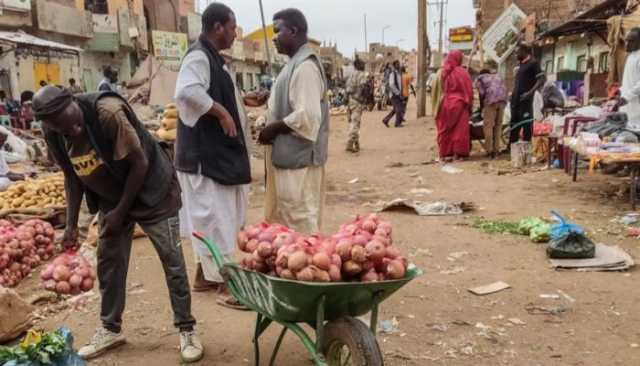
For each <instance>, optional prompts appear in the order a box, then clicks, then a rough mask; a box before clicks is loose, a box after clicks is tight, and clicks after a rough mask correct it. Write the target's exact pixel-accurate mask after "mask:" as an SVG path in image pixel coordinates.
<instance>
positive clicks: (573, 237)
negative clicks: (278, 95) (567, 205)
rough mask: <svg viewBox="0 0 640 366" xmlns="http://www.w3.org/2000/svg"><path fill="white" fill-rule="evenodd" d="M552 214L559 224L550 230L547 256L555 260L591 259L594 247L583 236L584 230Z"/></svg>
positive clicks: (556, 214) (594, 251) (554, 213)
mask: <svg viewBox="0 0 640 366" xmlns="http://www.w3.org/2000/svg"><path fill="white" fill-rule="evenodd" d="M552 214H553V216H554V217H555V218H556V219H557V220H558V221H559V222H558V223H557V224H555V225H554V226H553V227H552V228H551V234H550V237H551V242H550V243H549V246H547V256H548V257H549V258H555V259H584V258H593V257H594V256H595V253H596V246H595V244H594V243H593V242H592V241H591V240H590V239H589V238H587V237H586V236H585V235H584V229H583V228H582V227H580V226H578V225H576V224H572V223H570V222H568V221H566V220H565V219H564V218H563V217H562V216H560V214H558V213H557V212H555V211H552Z"/></svg>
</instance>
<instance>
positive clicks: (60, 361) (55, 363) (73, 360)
mask: <svg viewBox="0 0 640 366" xmlns="http://www.w3.org/2000/svg"><path fill="white" fill-rule="evenodd" d="M58 331H59V332H60V333H61V334H62V337H63V338H64V341H65V343H66V348H65V350H64V352H62V353H60V354H57V355H55V356H53V357H52V358H51V362H50V363H46V364H44V363H41V362H39V361H20V362H19V361H9V362H6V363H4V364H3V365H2V366H86V363H85V362H84V360H83V359H82V358H81V357H80V356H79V355H78V353H77V352H76V351H74V349H73V334H72V333H71V330H69V328H66V327H60V328H58Z"/></svg>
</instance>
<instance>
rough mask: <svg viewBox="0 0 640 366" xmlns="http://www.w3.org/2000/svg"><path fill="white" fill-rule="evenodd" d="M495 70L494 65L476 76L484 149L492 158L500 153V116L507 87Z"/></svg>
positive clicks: (505, 102)
mask: <svg viewBox="0 0 640 366" xmlns="http://www.w3.org/2000/svg"><path fill="white" fill-rule="evenodd" d="M495 72H496V70H495V67H493V68H492V70H489V69H485V70H482V71H480V75H479V76H478V77H477V78H476V88H478V94H479V95H480V109H481V110H482V121H483V123H484V149H485V150H486V151H487V155H489V157H490V158H492V159H493V158H495V157H496V155H497V154H498V153H500V139H501V137H502V118H503V116H504V108H505V106H506V104H507V87H506V86H505V84H504V81H502V78H501V77H500V76H499V75H497V74H496V73H495Z"/></svg>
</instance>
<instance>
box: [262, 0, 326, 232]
mask: <svg viewBox="0 0 640 366" xmlns="http://www.w3.org/2000/svg"><path fill="white" fill-rule="evenodd" d="M273 21H274V32H275V38H274V43H275V44H276V48H277V49H278V52H279V53H281V54H285V55H287V56H289V62H288V63H287V65H286V66H285V67H284V69H283V70H282V71H281V72H280V75H279V76H278V78H277V80H276V83H275V85H274V86H273V89H272V93H271V96H270V98H269V102H268V106H269V112H268V116H269V117H268V121H267V126H266V127H265V129H264V130H262V132H261V133H260V135H259V137H258V142H260V143H261V144H265V145H269V146H268V147H267V154H266V157H265V160H266V161H267V172H266V174H267V189H266V198H265V201H266V202H265V217H266V220H267V221H269V222H277V223H280V224H283V225H285V226H288V227H290V228H292V229H294V230H296V231H298V232H302V233H315V232H318V231H319V230H320V226H321V220H322V210H323V206H324V192H325V164H326V162H327V148H328V140H329V104H328V101H327V98H326V92H327V79H326V77H325V75H324V69H323V67H322V63H321V62H320V58H319V57H318V56H317V55H316V53H315V52H314V51H313V49H312V48H311V47H310V46H309V43H308V38H307V21H306V19H305V16H304V15H303V14H302V12H300V10H297V9H285V10H282V11H279V12H278V13H276V14H275V15H274V16H273Z"/></svg>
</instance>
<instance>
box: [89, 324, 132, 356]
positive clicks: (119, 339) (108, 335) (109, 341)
mask: <svg viewBox="0 0 640 366" xmlns="http://www.w3.org/2000/svg"><path fill="white" fill-rule="evenodd" d="M125 343H127V340H126V338H125V337H124V334H122V332H120V333H114V332H112V331H110V330H108V329H106V328H104V327H100V328H98V329H97V330H96V334H94V335H93V338H91V342H89V343H88V344H87V345H86V346H84V347H82V348H80V349H79V350H78V355H80V357H82V358H83V359H85V360H88V359H90V358H94V357H97V356H100V355H101V354H103V353H104V352H105V351H107V350H109V349H112V348H115V347H118V346H121V345H123V344H125Z"/></svg>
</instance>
